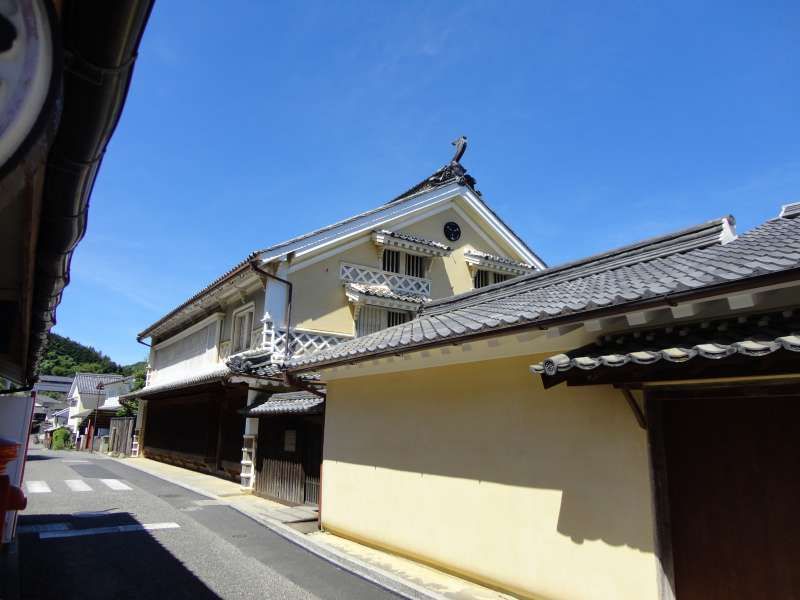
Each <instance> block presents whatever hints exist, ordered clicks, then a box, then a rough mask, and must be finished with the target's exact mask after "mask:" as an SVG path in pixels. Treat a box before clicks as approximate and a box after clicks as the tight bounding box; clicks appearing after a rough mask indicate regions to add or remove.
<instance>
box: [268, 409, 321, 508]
mask: <svg viewBox="0 0 800 600" xmlns="http://www.w3.org/2000/svg"><path fill="white" fill-rule="evenodd" d="M287 432H294V441H295V443H294V449H293V450H292V449H287V445H286V442H287ZM291 435H292V434H291V433H289V436H290V437H291ZM321 460H322V417H320V416H313V417H310V416H309V417H302V416H286V417H281V416H277V417H263V418H261V420H260V421H259V438H258V456H257V459H256V482H255V492H256V494H259V495H261V496H265V497H267V498H272V499H277V500H280V501H282V502H287V503H289V504H304V503H305V504H318V503H319V477H320V462H321Z"/></svg>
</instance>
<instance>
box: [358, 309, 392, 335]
mask: <svg viewBox="0 0 800 600" xmlns="http://www.w3.org/2000/svg"><path fill="white" fill-rule="evenodd" d="M385 328H386V309H384V308H379V307H377V306H363V307H361V310H360V311H359V313H358V321H356V335H357V336H359V337H361V336H362V335H369V334H370V333H375V332H376V331H380V330H381V329H385Z"/></svg>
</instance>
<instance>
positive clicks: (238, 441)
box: [143, 384, 247, 479]
mask: <svg viewBox="0 0 800 600" xmlns="http://www.w3.org/2000/svg"><path fill="white" fill-rule="evenodd" d="M246 398H247V388H246V386H222V385H220V384H216V385H213V386H205V387H203V388H198V389H195V390H194V391H192V392H189V393H184V394H182V395H172V396H167V395H164V396H161V397H157V398H152V399H150V400H148V403H147V413H146V420H147V422H146V425H145V435H144V445H143V448H144V455H145V456H147V457H149V458H154V459H156V460H163V461H165V462H170V463H173V464H179V465H181V466H185V467H187V468H191V469H196V470H201V471H206V472H209V473H213V474H218V475H223V476H225V477H228V478H231V479H236V478H237V477H238V472H239V470H240V464H241V459H242V435H243V433H244V423H245V418H244V416H243V415H241V414H239V413H238V412H237V411H238V410H239V409H242V408H244V406H245V404H246Z"/></svg>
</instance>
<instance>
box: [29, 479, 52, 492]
mask: <svg viewBox="0 0 800 600" xmlns="http://www.w3.org/2000/svg"><path fill="white" fill-rule="evenodd" d="M25 488H26V489H27V490H28V493H29V494H49V493H50V492H52V491H53V490H51V489H50V486H49V485H47V482H46V481H26V482H25Z"/></svg>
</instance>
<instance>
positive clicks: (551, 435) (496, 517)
mask: <svg viewBox="0 0 800 600" xmlns="http://www.w3.org/2000/svg"><path fill="white" fill-rule="evenodd" d="M539 358H540V357H538V356H531V357H522V358H520V357H517V358H511V359H499V360H495V361H487V362H483V363H473V364H462V365H456V366H448V367H441V368H432V369H425V370H420V371H414V372H407V373H402V374H390V375H375V376H371V377H361V378H354V379H344V380H338V381H333V382H331V383H330V385H329V387H328V395H327V403H326V423H325V447H324V463H323V475H322V486H323V487H322V525H323V527H325V528H327V529H329V530H331V531H333V532H336V533H339V534H340V535H343V536H345V537H350V538H353V539H356V540H359V541H362V542H365V543H368V544H372V545H377V546H381V547H384V548H388V549H390V550H392V551H395V552H398V553H401V554H406V555H410V556H412V557H415V558H417V559H420V560H423V561H426V562H429V563H431V564H434V565H437V566H439V567H441V568H444V569H447V570H450V571H453V572H456V573H459V574H461V575H464V576H467V577H469V578H472V579H475V580H478V581H481V582H484V583H487V584H489V585H493V586H496V587H498V588H502V589H505V590H508V591H511V592H514V593H517V594H521V595H525V596H531V597H541V598H565V599H566V598H569V599H572V600H575V599H595V598H597V599H609V598H614V599H626V598H630V599H631V600H648V599H655V598H657V588H656V559H655V557H654V541H653V515H652V512H651V503H650V502H651V500H650V483H649V476H648V459H647V448H646V435H645V432H644V431H643V430H642V429H640V428H639V427H638V426H637V424H636V421H635V419H634V417H633V415H632V414H631V412H630V409H629V408H628V406H627V405H626V403H625V400H624V399H623V397H622V395H621V394H620V393H619V391H615V390H613V389H610V388H604V387H589V388H566V387H564V386H561V387H557V388H553V389H551V390H548V391H545V390H543V388H542V386H541V383H540V380H539V378H538V377H534V376H532V375H531V374H530V372H529V371H528V365H529V364H530V363H531V362H534V361H536V360H538V359H539Z"/></svg>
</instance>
